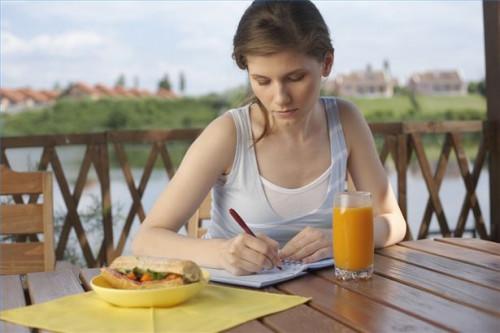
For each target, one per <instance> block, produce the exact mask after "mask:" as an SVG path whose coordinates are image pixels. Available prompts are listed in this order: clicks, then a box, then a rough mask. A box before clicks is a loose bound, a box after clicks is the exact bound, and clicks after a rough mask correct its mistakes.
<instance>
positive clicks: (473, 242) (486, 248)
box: [434, 238, 500, 256]
mask: <svg viewBox="0 0 500 333" xmlns="http://www.w3.org/2000/svg"><path fill="white" fill-rule="evenodd" d="M434 240H435V241H438V242H443V243H448V244H452V245H458V246H462V247H467V248H469V249H473V250H478V251H482V252H486V253H490V254H495V255H497V256H500V243H495V242H491V241H486V240H484V239H477V238H435V239H434Z"/></svg>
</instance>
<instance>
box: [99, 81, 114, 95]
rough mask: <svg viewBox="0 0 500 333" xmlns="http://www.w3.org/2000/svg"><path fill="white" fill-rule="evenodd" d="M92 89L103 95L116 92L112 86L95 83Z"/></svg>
mask: <svg viewBox="0 0 500 333" xmlns="http://www.w3.org/2000/svg"><path fill="white" fill-rule="evenodd" d="M94 89H95V90H96V91H97V92H98V93H99V95H103V96H116V92H115V91H114V90H113V89H112V88H108V87H106V86H105V85H103V84H96V85H95V86H94Z"/></svg>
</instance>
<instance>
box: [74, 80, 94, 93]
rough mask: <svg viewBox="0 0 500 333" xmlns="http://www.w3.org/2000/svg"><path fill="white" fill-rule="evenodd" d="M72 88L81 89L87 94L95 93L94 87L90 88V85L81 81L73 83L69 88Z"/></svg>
mask: <svg viewBox="0 0 500 333" xmlns="http://www.w3.org/2000/svg"><path fill="white" fill-rule="evenodd" d="M73 89H78V90H81V91H82V92H85V93H88V94H92V93H96V91H95V89H94V88H92V87H91V86H89V85H86V84H85V83H82V82H75V83H73V84H72V85H71V90H73Z"/></svg>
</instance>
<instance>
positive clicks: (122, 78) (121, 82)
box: [115, 74, 126, 88]
mask: <svg viewBox="0 0 500 333" xmlns="http://www.w3.org/2000/svg"><path fill="white" fill-rule="evenodd" d="M125 83H126V82H125V75H124V74H120V76H118V78H117V79H116V82H115V87H122V88H124V87H125Z"/></svg>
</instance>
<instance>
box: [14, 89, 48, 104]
mask: <svg viewBox="0 0 500 333" xmlns="http://www.w3.org/2000/svg"><path fill="white" fill-rule="evenodd" d="M17 91H18V92H20V93H21V94H23V95H24V96H25V97H27V98H28V99H30V100H32V101H33V105H34V106H43V105H47V104H49V103H50V102H51V98H49V97H48V96H47V95H45V94H43V93H41V92H39V91H35V90H32V89H31V88H20V89H17Z"/></svg>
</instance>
